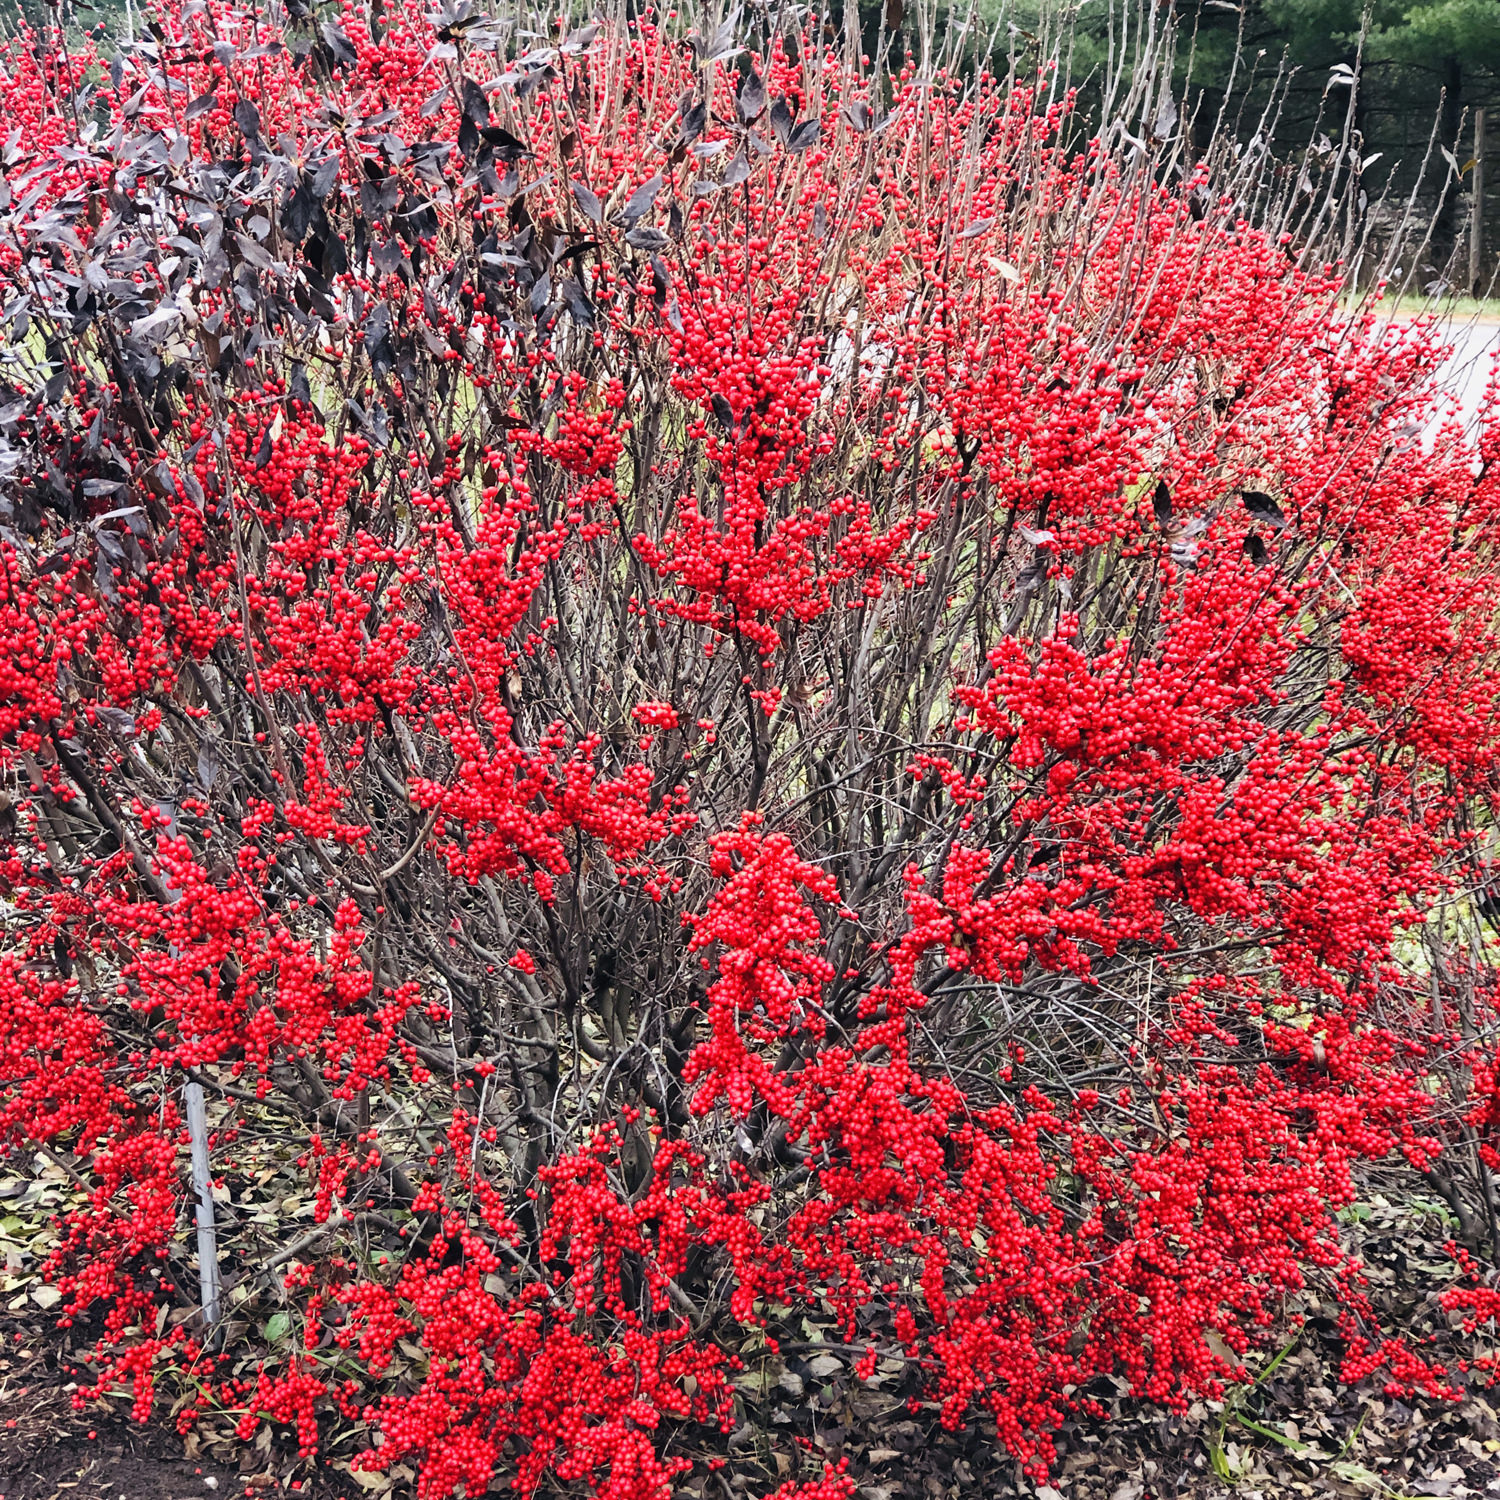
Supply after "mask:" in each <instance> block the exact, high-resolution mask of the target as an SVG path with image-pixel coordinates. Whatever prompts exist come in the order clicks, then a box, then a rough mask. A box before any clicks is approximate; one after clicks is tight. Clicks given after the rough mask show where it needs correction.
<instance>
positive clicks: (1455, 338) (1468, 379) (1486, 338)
mask: <svg viewBox="0 0 1500 1500" xmlns="http://www.w3.org/2000/svg"><path fill="white" fill-rule="evenodd" d="M1448 338H1449V339H1450V340H1451V341H1452V343H1453V346H1454V348H1453V354H1452V356H1451V357H1450V358H1449V360H1448V362H1447V363H1446V364H1445V365H1444V366H1443V369H1442V380H1443V382H1444V384H1445V385H1447V386H1448V387H1449V389H1450V390H1452V391H1453V393H1454V395H1455V396H1456V397H1457V400H1458V405H1459V410H1460V411H1462V413H1463V415H1464V419H1465V420H1466V421H1468V420H1471V419H1472V418H1473V416H1474V414H1475V413H1476V412H1477V411H1478V410H1479V401H1480V397H1481V396H1483V394H1484V387H1485V382H1486V381H1487V380H1488V379H1489V377H1490V370H1491V368H1492V361H1493V360H1494V358H1495V356H1496V354H1500V319H1486V320H1485V321H1484V322H1466V323H1462V324H1455V325H1454V327H1453V328H1452V329H1451V330H1450V331H1449V334H1448Z"/></svg>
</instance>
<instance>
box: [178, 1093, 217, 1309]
mask: <svg viewBox="0 0 1500 1500" xmlns="http://www.w3.org/2000/svg"><path fill="white" fill-rule="evenodd" d="M182 1098H183V1103H184V1104H186V1106H187V1119H188V1137H189V1139H190V1140H191V1142H192V1148H193V1187H194V1189H195V1190H196V1191H197V1194H198V1280H199V1284H200V1286H201V1288H202V1302H203V1320H204V1322H206V1323H207V1324H208V1325H209V1327H210V1328H211V1327H213V1325H214V1324H215V1323H217V1322H218V1321H219V1240H218V1234H217V1232H216V1230H215V1227H214V1185H213V1180H212V1178H211V1177H210V1176H209V1171H208V1115H207V1113H206V1112H205V1110H204V1108H203V1085H202V1084H201V1083H187V1084H184V1085H183V1089H182Z"/></svg>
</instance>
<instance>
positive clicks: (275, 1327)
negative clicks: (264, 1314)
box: [266, 1312, 292, 1344]
mask: <svg viewBox="0 0 1500 1500" xmlns="http://www.w3.org/2000/svg"><path fill="white" fill-rule="evenodd" d="M291 1331H292V1315H291V1314H290V1313H284V1312H279V1313H272V1314H271V1316H270V1317H269V1318H268V1319H267V1320H266V1338H267V1339H268V1340H269V1341H270V1342H271V1343H273V1344H279V1343H280V1342H281V1341H282V1339H284V1338H285V1337H286V1336H287V1334H289V1333H290V1332H291Z"/></svg>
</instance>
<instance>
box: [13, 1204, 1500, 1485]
mask: <svg viewBox="0 0 1500 1500" xmlns="http://www.w3.org/2000/svg"><path fill="white" fill-rule="evenodd" d="M1362 1213H1363V1217H1362V1219H1361V1220H1360V1222H1358V1223H1357V1224H1351V1225H1350V1231H1351V1239H1353V1240H1356V1241H1358V1243H1359V1245H1360V1249H1361V1250H1362V1252H1363V1254H1364V1255H1365V1257H1366V1262H1367V1264H1368V1266H1369V1267H1370V1283H1371V1284H1370V1286H1369V1292H1370V1295H1371V1298H1372V1301H1373V1302H1374V1304H1375V1307H1376V1309H1377V1311H1378V1313H1379V1316H1380V1321H1381V1323H1382V1325H1384V1326H1385V1327H1386V1328H1387V1329H1397V1328H1399V1329H1401V1330H1402V1331H1404V1332H1405V1333H1406V1335H1407V1336H1408V1337H1409V1338H1410V1339H1411V1340H1412V1341H1413V1342H1414V1343H1415V1344H1416V1345H1417V1346H1419V1347H1421V1348H1422V1349H1423V1350H1424V1352H1425V1353H1427V1354H1428V1355H1429V1356H1430V1357H1433V1358H1436V1359H1438V1360H1441V1361H1442V1362H1443V1363H1444V1364H1445V1365H1446V1366H1447V1367H1448V1369H1449V1371H1450V1373H1451V1375H1452V1377H1453V1378H1454V1379H1455V1381H1456V1383H1457V1384H1458V1385H1459V1387H1460V1395H1459V1399H1457V1400H1439V1399H1431V1398H1405V1399H1399V1398H1395V1397H1392V1396H1390V1395H1386V1394H1384V1393H1383V1392H1382V1391H1381V1390H1380V1389H1379V1388H1378V1386H1371V1385H1369V1384H1367V1385H1365V1386H1361V1387H1358V1388H1350V1387H1347V1386H1343V1385H1341V1384H1340V1383H1339V1381H1338V1379H1337V1369H1338V1364H1339V1357H1340V1354H1341V1352H1342V1351H1341V1347H1340V1345H1339V1343H1338V1339H1337V1336H1336V1328H1335V1325H1334V1323H1333V1321H1332V1319H1331V1318H1330V1317H1329V1316H1327V1310H1326V1309H1325V1308H1323V1307H1321V1306H1320V1305H1319V1303H1318V1302H1317V1300H1316V1298H1315V1297H1312V1296H1309V1297H1307V1298H1304V1299H1303V1302H1302V1306H1301V1308H1300V1310H1301V1311H1302V1312H1303V1314H1304V1315H1305V1317H1306V1323H1305V1326H1304V1328H1303V1331H1302V1332H1301V1334H1300V1335H1299V1336H1297V1338H1296V1339H1295V1340H1294V1341H1290V1343H1289V1346H1286V1345H1284V1346H1283V1349H1282V1350H1281V1351H1280V1353H1281V1357H1280V1358H1279V1360H1277V1361H1276V1363H1275V1364H1274V1368H1269V1366H1270V1364H1271V1360H1270V1357H1262V1358H1261V1359H1260V1361H1259V1362H1258V1363H1257V1364H1255V1365H1253V1366H1252V1373H1253V1372H1254V1371H1259V1374H1258V1376H1256V1378H1255V1379H1253V1381H1250V1382H1247V1383H1246V1384H1245V1385H1243V1386H1240V1387H1238V1388H1236V1389H1234V1390H1233V1391H1231V1392H1229V1393H1228V1399H1227V1400H1226V1401H1224V1402H1204V1401H1199V1402H1195V1403H1194V1404H1193V1405H1192V1406H1191V1407H1190V1408H1189V1409H1188V1410H1187V1411H1186V1412H1185V1413H1183V1414H1180V1415H1179V1414H1170V1413H1163V1412H1160V1411H1156V1410H1151V1409H1142V1408H1140V1407H1139V1406H1137V1405H1135V1404H1134V1403H1132V1402H1130V1401H1129V1400H1127V1399H1126V1398H1125V1397H1124V1395H1123V1392H1122V1390H1120V1389H1118V1388H1117V1386H1116V1384H1115V1383H1113V1382H1111V1381H1108V1380H1101V1381H1098V1382H1096V1384H1095V1387H1094V1388H1092V1389H1091V1390H1090V1392H1089V1394H1091V1395H1093V1396H1095V1397H1096V1398H1097V1399H1099V1400H1100V1401H1101V1402H1102V1404H1103V1405H1104V1406H1105V1407H1106V1408H1107V1409H1109V1410H1110V1411H1111V1413H1112V1417H1111V1420H1109V1421H1108V1422H1099V1421H1079V1422H1073V1423H1069V1424H1068V1425H1067V1426H1065V1427H1064V1428H1063V1430H1062V1431H1061V1433H1060V1434H1059V1435H1058V1448H1059V1462H1058V1464H1057V1467H1056V1469H1055V1471H1054V1473H1053V1476H1052V1479H1051V1481H1050V1483H1049V1484H1046V1485H1044V1486H1041V1487H1038V1486H1037V1485H1036V1484H1034V1483H1033V1482H1031V1481H1030V1480H1027V1479H1026V1478H1025V1477H1024V1476H1023V1475H1022V1474H1021V1473H1020V1472H1019V1469H1018V1466H1017V1465H1016V1464H1015V1462H1014V1461H1013V1460H1011V1459H1010V1458H1009V1457H1007V1456H1006V1455H1005V1453H1004V1452H1003V1450H1001V1449H1000V1448H999V1446H998V1444H997V1443H996V1441H995V1437H994V1430H993V1426H992V1425H987V1424H986V1423H984V1422H982V1421H981V1422H976V1423H972V1424H971V1425H970V1426H969V1427H968V1428H967V1429H966V1430H965V1431H963V1432H959V1433H948V1432H945V1431H943V1430H942V1428H941V1426H940V1424H939V1422H938V1420H937V1418H938V1413H937V1411H936V1409H935V1408H934V1407H932V1406H930V1405H925V1404H919V1407H918V1409H917V1410H916V1411H915V1412H912V1411H910V1410H908V1409H907V1405H906V1399H907V1397H908V1396H914V1395H916V1394H917V1393H916V1391H915V1390H914V1389H909V1388H908V1387H907V1385H906V1378H907V1377H906V1376H905V1375H904V1373H903V1372H902V1371H901V1370H900V1369H899V1367H897V1366H895V1365H894V1364H893V1365H892V1366H891V1367H890V1368H889V1370H888V1372H885V1373H881V1372H877V1376H876V1380H875V1382H874V1384H872V1385H865V1384H862V1383H861V1382H859V1381H858V1380H856V1379H855V1378H854V1375H853V1372H852V1369H851V1359H852V1356H851V1355H850V1354H849V1353H848V1352H847V1351H844V1350H842V1349H841V1348H840V1346H838V1345H836V1344H831V1343H820V1342H819V1341H818V1332H819V1331H818V1330H817V1329H815V1328H812V1327H811V1326H809V1327H808V1328H807V1330H806V1331H807V1333H808V1335H809V1339H808V1342H806V1343H802V1344H798V1345H796V1346H785V1347H784V1350H783V1355H782V1357H781V1358H772V1357H771V1356H770V1355H769V1353H768V1352H767V1351H766V1350H765V1349H764V1348H763V1347H761V1348H759V1349H755V1348H751V1347H747V1348H745V1349H744V1350H742V1351H741V1354H742V1358H743V1359H744V1361H745V1366H746V1368H745V1371H744V1373H743V1375H742V1376H741V1377H740V1379H739V1380H738V1382H737V1385H738V1398H737V1408H738V1409H737V1420H738V1422H739V1426H738V1428H737V1430H736V1431H735V1432H734V1434H733V1435H732V1436H731V1437H730V1438H729V1439H728V1443H727V1449H726V1447H725V1446H724V1440H723V1439H719V1441H718V1446H717V1453H718V1454H719V1455H721V1456H723V1457H727V1459H728V1465H727V1466H726V1467H724V1468H722V1469H720V1470H719V1471H717V1472H713V1473H706V1472H705V1468H704V1466H703V1465H702V1464H700V1465H699V1466H698V1467H697V1468H696V1469H695V1470H694V1472H693V1473H692V1474H690V1475H687V1476H684V1478H683V1480H682V1481H680V1483H679V1485H678V1487H677V1489H676V1490H675V1492H674V1500H676V1497H677V1496H680V1497H681V1500H742V1497H743V1500H752V1497H762V1496H765V1495H767V1494H769V1493H770V1492H771V1491H772V1490H774V1489H775V1488H776V1486H777V1485H778V1484H780V1483H782V1482H784V1481H785V1480H787V1479H791V1478H813V1477H816V1476H817V1475H818V1474H820V1473H821V1472H822V1468H823V1464H824V1463H825V1462H826V1461H837V1460H839V1459H844V1460H846V1461H847V1463H848V1465H849V1472H850V1474H851V1475H852V1477H853V1478H854V1480H855V1483H856V1486H857V1493H858V1497H859V1500H971V1497H972V1500H1010V1497H1025V1500H1228V1497H1231V1496H1233V1497H1243V1500H1324V1497H1340V1500H1424V1497H1432V1500H1481V1497H1487V1496H1500V1387H1497V1388H1495V1389H1493V1390H1491V1389H1489V1388H1488V1387H1487V1386H1486V1384H1485V1383H1484V1382H1482V1381H1480V1380H1477V1379H1476V1380H1472V1381H1470V1380H1469V1378H1468V1377H1467V1376H1465V1374H1464V1373H1463V1372H1462V1371H1461V1370H1459V1369H1458V1360H1459V1358H1460V1356H1463V1355H1468V1356H1473V1355H1474V1354H1476V1353H1485V1352H1490V1351H1489V1350H1487V1349H1486V1347H1485V1341H1484V1340H1483V1339H1482V1338H1480V1339H1478V1340H1476V1339H1475V1338H1473V1337H1468V1338H1463V1339H1460V1338H1459V1336H1458V1334H1457V1333H1456V1331H1455V1329H1454V1327H1453V1324H1454V1323H1455V1322H1456V1321H1457V1320H1456V1318H1454V1317H1452V1316H1450V1315H1446V1314H1444V1313H1443V1311H1442V1309H1441V1308H1440V1307H1439V1305H1438V1298H1439V1296H1440V1294H1441V1291H1442V1290H1443V1288H1444V1287H1446V1286H1448V1285H1451V1282H1452V1278H1453V1276H1454V1275H1455V1274H1456V1273H1455V1272H1454V1271H1453V1268H1452V1263H1451V1260H1449V1259H1448V1258H1447V1257H1446V1256H1445V1255H1444V1254H1443V1251H1442V1247H1441V1238H1442V1237H1443V1236H1445V1234H1446V1230H1445V1228H1444V1226H1443V1225H1441V1224H1440V1223H1436V1222H1432V1221H1431V1220H1430V1219H1424V1212H1423V1210H1422V1209H1421V1207H1420V1206H1419V1205H1418V1206H1416V1207H1414V1206H1413V1205H1412V1204H1411V1203H1406V1204H1403V1205H1402V1206H1401V1207H1395V1206H1393V1205H1392V1204H1391V1203H1390V1202H1388V1201H1386V1200H1384V1199H1381V1198H1380V1197H1378V1196H1377V1197H1375V1198H1374V1200H1373V1204H1372V1205H1371V1206H1370V1207H1368V1208H1366V1209H1364V1210H1362ZM19 1300H20V1301H24V1299H19ZM54 1316H55V1315H52V1314H50V1313H49V1312H48V1311H45V1310H40V1309H34V1308H32V1307H29V1306H26V1307H21V1306H18V1301H17V1300H13V1301H12V1302H11V1303H10V1304H9V1306H8V1308H7V1309H6V1311H5V1312H4V1313H3V1314H0V1500H231V1497H232V1500H242V1497H247V1496H248V1497H250V1500H273V1497H274V1500H292V1497H296V1500H304V1497H311V1496H316V1497H318V1500H354V1497H362V1500H409V1497H410V1496H411V1495H412V1494H413V1492H414V1486H413V1485H412V1483H411V1473H410V1470H400V1471H398V1473H397V1475H396V1477H395V1478H394V1480H392V1479H389V1478H387V1477H385V1476H373V1475H360V1476H358V1477H357V1478H356V1476H355V1475H353V1474H351V1473H350V1471H349V1468H348V1465H347V1462H344V1463H333V1464H329V1463H319V1464H318V1465H316V1466H315V1467H314V1466H310V1465H309V1463H308V1462H307V1461H306V1460H302V1459H299V1458H298V1457H297V1455H296V1441H295V1437H294V1435H293V1434H291V1433H290V1432H289V1431H284V1430H281V1431H276V1432H272V1431H271V1430H269V1429H263V1430H262V1431H261V1433H260V1434H258V1436H257V1439H256V1441H254V1442H253V1443H240V1442H238V1441H237V1440H236V1439H235V1438H234V1434H233V1425H232V1420H231V1419H229V1418H209V1419H208V1420H207V1421H205V1422H204V1423H203V1424H202V1425H201V1426H200V1428H199V1429H198V1430H197V1431H195V1432H193V1433H191V1434H189V1436H188V1438H187V1439H186V1441H185V1442H184V1440H183V1439H181V1438H179V1437H177V1436H176V1435H175V1433H174V1432H173V1431H172V1429H171V1426H170V1424H169V1423H165V1422H162V1423H159V1424H157V1425H154V1426H151V1427H141V1426H139V1425H136V1424H134V1423H131V1422H130V1421H129V1420H128V1419H127V1418H126V1416H125V1414H124V1408H125V1407H126V1406H127V1404H128V1402H127V1401H126V1400H121V1399H116V1400H112V1401H110V1402H108V1403H95V1404H92V1405H90V1406H89V1407H87V1408H86V1409H84V1410H76V1409H75V1408H74V1405H73V1392H74V1390H75V1389H76V1387H75V1386H74V1385H73V1383H72V1382H73V1378H74V1375H75V1374H76V1373H77V1365H76V1363H75V1361H74V1358H73V1354H74V1351H73V1350H72V1349H71V1348H70V1345H69V1339H70V1338H71V1337H73V1335H71V1334H69V1333H66V1332H64V1331H62V1330H59V1329H58V1328H57V1327H56V1326H55V1322H54ZM1121 1384H1123V1383H1121ZM694 1436H696V1437H697V1438H699V1439H700V1440H701V1439H702V1438H703V1437H704V1436H705V1434H702V1433H699V1434H695V1435H694ZM681 1437H682V1438H684V1439H689V1434H686V1433H684V1434H682V1435H681ZM344 1451H345V1452H346V1453H347V1452H348V1451H349V1450H348V1449H347V1448H346V1449H345V1450H344ZM676 1451H678V1452H682V1453H685V1454H687V1455H688V1456H690V1457H694V1458H698V1459H702V1458H706V1457H709V1456H711V1455H712V1454H713V1452H714V1451H715V1450H714V1449H713V1448H711V1447H707V1446H704V1447H698V1446H697V1445H696V1444H694V1443H693V1442H692V1441H691V1440H690V1439H689V1443H688V1446H686V1447H684V1448H680V1449H677V1450H676ZM490 1490H491V1492H492V1493H511V1492H510V1489H509V1483H508V1478H507V1477H506V1476H500V1477H497V1478H496V1479H495V1480H494V1481H492V1483H491V1486H490Z"/></svg>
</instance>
